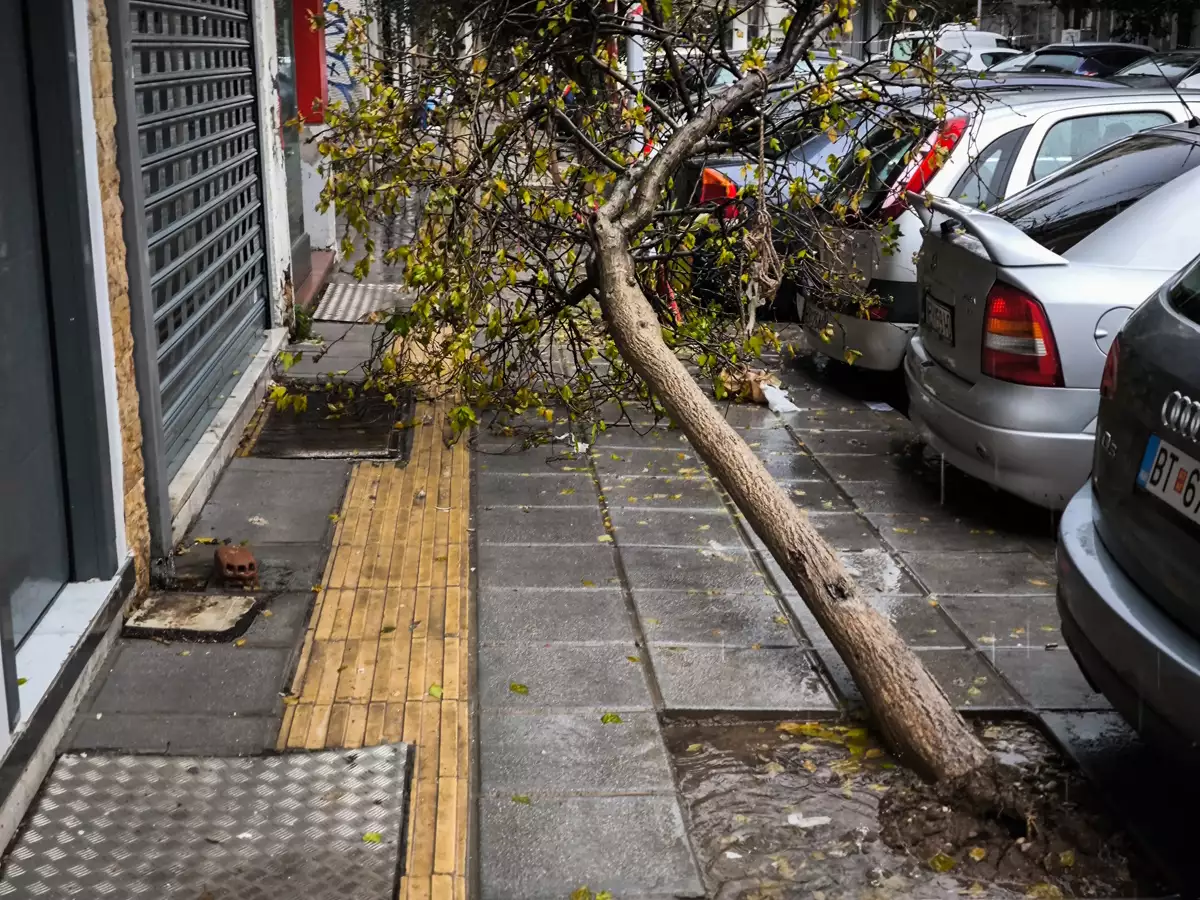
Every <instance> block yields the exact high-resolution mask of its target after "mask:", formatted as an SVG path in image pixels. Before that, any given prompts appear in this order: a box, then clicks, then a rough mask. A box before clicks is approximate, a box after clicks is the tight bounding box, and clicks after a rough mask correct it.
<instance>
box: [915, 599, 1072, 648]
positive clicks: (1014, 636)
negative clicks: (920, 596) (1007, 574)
mask: <svg viewBox="0 0 1200 900" xmlns="http://www.w3.org/2000/svg"><path fill="white" fill-rule="evenodd" d="M938 602H939V603H940V604H941V607H942V609H943V610H945V612H946V613H948V614H949V615H950V617H951V618H952V619H954V621H955V622H956V623H957V624H958V627H959V628H961V629H962V630H963V631H964V632H965V633H966V635H967V637H969V638H970V639H971V640H972V641H974V642H975V644H976V645H978V646H979V647H981V648H983V649H986V648H988V647H1021V648H1027V647H1035V648H1038V649H1041V648H1043V647H1044V646H1045V645H1046V644H1048V643H1061V642H1062V636H1061V634H1060V633H1059V630H1058V629H1059V625H1060V619H1059V617H1058V607H1057V605H1056V603H1055V600H1054V597H1053V596H1052V595H1047V594H1028V595H1020V594H1000V595H991V596H989V595H986V594H968V595H956V594H941V595H939V596H938Z"/></svg>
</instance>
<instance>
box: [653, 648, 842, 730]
mask: <svg viewBox="0 0 1200 900" xmlns="http://www.w3.org/2000/svg"><path fill="white" fill-rule="evenodd" d="M650 656H651V658H652V659H653V660H654V674H655V676H656V677H657V678H658V684H659V688H660V690H661V691H662V696H663V703H664V705H665V706H666V708H667V709H668V710H672V711H679V712H691V711H697V712H698V711H726V712H782V713H789V714H791V713H804V712H821V711H826V710H830V709H834V708H835V706H836V705H835V703H834V701H833V698H832V697H831V696H830V695H829V693H828V691H826V690H825V686H824V684H823V683H822V681H821V678H820V676H819V675H818V674H817V669H816V667H815V665H814V660H813V658H812V657H811V656H810V655H809V654H808V652H807V651H805V650H803V649H800V648H794V647H793V648H787V647H785V648H768V647H764V648H762V649H761V650H754V649H747V648H743V647H712V646H697V645H686V644H683V645H678V646H668V645H665V644H652V645H651V646H650Z"/></svg>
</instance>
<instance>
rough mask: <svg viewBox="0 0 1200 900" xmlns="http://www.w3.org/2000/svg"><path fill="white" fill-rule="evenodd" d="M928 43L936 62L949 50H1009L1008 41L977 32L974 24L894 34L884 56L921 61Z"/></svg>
mask: <svg viewBox="0 0 1200 900" xmlns="http://www.w3.org/2000/svg"><path fill="white" fill-rule="evenodd" d="M930 44H932V45H933V48H934V49H933V55H934V58H935V59H936V58H937V57H939V56H941V55H942V54H943V53H946V52H948V51H951V50H964V49H970V50H976V49H982V48H997V47H998V48H1002V49H1010V48H1011V47H1012V44H1011V43H1010V42H1009V40H1008V38H1006V37H1005V36H1004V35H1002V34H997V33H996V32H994V31H977V30H976V29H975V27H974V26H973V25H961V24H956V25H943V26H942V27H941V28H939V29H938V30H937V31H899V32H897V33H896V34H894V35H892V39H891V40H890V41H889V42H888V52H887V57H888V59H889V60H891V61H892V62H902V63H905V62H909V61H910V60H913V59H918V58H920V56H921V53H922V52H923V51H924V48H926V47H928V46H929V45H930Z"/></svg>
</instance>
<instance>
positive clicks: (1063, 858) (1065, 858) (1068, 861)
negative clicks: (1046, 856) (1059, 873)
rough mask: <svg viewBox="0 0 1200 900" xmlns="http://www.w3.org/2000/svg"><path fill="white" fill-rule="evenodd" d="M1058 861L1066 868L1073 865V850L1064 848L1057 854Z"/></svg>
mask: <svg viewBox="0 0 1200 900" xmlns="http://www.w3.org/2000/svg"><path fill="white" fill-rule="evenodd" d="M1058 861H1059V862H1060V863H1062V864H1063V865H1064V866H1066V867H1067V868H1068V869H1069V868H1071V866H1073V865H1075V851H1074V850H1064V851H1063V852H1062V853H1060V854H1058Z"/></svg>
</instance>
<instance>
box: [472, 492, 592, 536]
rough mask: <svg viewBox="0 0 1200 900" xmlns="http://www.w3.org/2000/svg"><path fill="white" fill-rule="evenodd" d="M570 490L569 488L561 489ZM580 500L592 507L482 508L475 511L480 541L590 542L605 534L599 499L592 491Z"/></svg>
mask: <svg viewBox="0 0 1200 900" xmlns="http://www.w3.org/2000/svg"><path fill="white" fill-rule="evenodd" d="M564 490H570V488H564ZM581 499H582V500H587V499H591V500H592V501H594V502H593V504H592V505H591V506H562V507H544V506H543V507H539V506H526V507H513V506H493V507H490V508H489V507H483V508H482V509H479V510H478V511H477V512H476V514H475V535H476V539H477V540H478V541H479V542H480V543H481V544H590V543H595V541H596V538H597V537H599V536H600V535H602V534H604V518H603V516H602V515H601V514H600V502H599V500H598V498H597V497H596V494H595V492H594V491H593V490H589V491H587V492H586V493H585V494H584V496H583V497H582V498H581Z"/></svg>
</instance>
